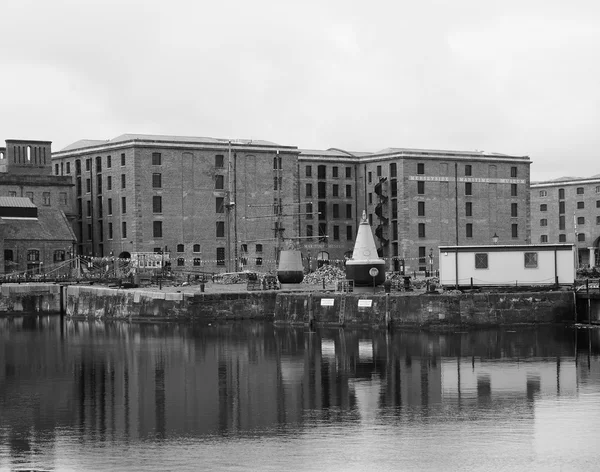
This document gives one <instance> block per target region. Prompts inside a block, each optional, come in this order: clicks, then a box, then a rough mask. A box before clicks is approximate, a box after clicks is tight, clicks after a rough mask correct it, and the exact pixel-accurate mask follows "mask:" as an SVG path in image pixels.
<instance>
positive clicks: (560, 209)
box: [540, 200, 600, 213]
mask: <svg viewBox="0 0 600 472" xmlns="http://www.w3.org/2000/svg"><path fill="white" fill-rule="evenodd" d="M596 208H600V200H596ZM577 209H578V210H583V209H585V202H577ZM540 211H548V205H547V204H545V203H542V204H541V205H540ZM558 212H559V213H565V202H564V201H562V202H558Z"/></svg>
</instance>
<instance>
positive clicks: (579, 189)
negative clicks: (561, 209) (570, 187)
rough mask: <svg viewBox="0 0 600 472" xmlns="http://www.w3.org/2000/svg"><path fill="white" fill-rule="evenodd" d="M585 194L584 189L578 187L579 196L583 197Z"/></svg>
mask: <svg viewBox="0 0 600 472" xmlns="http://www.w3.org/2000/svg"><path fill="white" fill-rule="evenodd" d="M584 192H585V191H584V190H583V187H577V195H583V194H584Z"/></svg>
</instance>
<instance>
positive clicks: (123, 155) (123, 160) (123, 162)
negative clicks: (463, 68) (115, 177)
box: [121, 152, 125, 166]
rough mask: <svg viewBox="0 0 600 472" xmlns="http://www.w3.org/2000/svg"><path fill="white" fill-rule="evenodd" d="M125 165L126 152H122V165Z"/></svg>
mask: <svg viewBox="0 0 600 472" xmlns="http://www.w3.org/2000/svg"><path fill="white" fill-rule="evenodd" d="M124 165H125V153H124V152H123V153H121V166H124Z"/></svg>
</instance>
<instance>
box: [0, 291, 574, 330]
mask: <svg viewBox="0 0 600 472" xmlns="http://www.w3.org/2000/svg"><path fill="white" fill-rule="evenodd" d="M0 295H1V296H0V314H4V315H12V314H19V313H40V314H41V313H44V314H58V313H61V303H62V313H63V314H65V315H66V316H68V317H72V318H92V319H106V320H127V321H149V322H152V321H174V322H189V321H191V322H208V321H228V320H236V319H257V320H260V319H263V320H269V321H274V322H275V323H277V324H283V325H286V324H287V325H297V324H304V325H310V324H315V325H317V324H319V325H351V326H361V325H362V326H380V327H387V326H393V327H398V328H442V329H443V328H444V327H455V326H464V327H486V326H502V325H518V324H535V323H539V324H550V323H553V324H556V323H564V324H573V323H575V321H576V320H575V295H574V293H573V292H571V291H557V292H522V293H514V292H513V293H489V292H485V293H481V292H480V293H463V294H418V295H413V294H411V295H407V294H385V293H376V294H358V293H350V294H342V293H327V292H318V291H312V292H278V291H274V290H268V291H251V292H244V291H238V292H227V293H179V292H161V291H150V290H142V289H115V288H107V287H101V286H87V285H71V286H62V287H61V286H60V285H55V284H42V283H39V284H33V283H30V284H3V285H2V286H1V291H0Z"/></svg>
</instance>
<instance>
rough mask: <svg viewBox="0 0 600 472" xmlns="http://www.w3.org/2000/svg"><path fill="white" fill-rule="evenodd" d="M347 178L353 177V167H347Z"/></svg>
mask: <svg viewBox="0 0 600 472" xmlns="http://www.w3.org/2000/svg"><path fill="white" fill-rule="evenodd" d="M346 178H347V179H351V178H352V167H346Z"/></svg>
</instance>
